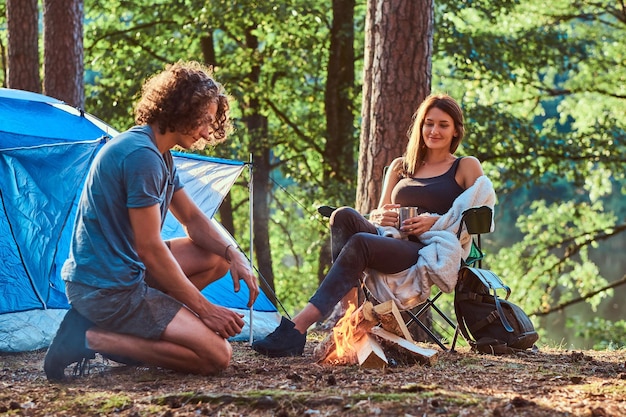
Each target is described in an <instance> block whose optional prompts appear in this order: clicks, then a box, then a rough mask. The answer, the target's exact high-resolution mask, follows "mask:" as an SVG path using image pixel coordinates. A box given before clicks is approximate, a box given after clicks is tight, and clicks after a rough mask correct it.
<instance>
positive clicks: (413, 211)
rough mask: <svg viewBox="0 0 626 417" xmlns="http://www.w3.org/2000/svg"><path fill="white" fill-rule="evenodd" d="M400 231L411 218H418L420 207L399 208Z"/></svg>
mask: <svg viewBox="0 0 626 417" xmlns="http://www.w3.org/2000/svg"><path fill="white" fill-rule="evenodd" d="M396 210H397V212H398V229H400V228H401V227H402V223H404V221H405V220H406V219H410V218H411V217H417V216H418V215H419V214H420V211H419V207H398V208H397V209H396Z"/></svg>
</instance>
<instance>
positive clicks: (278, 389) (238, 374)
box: [0, 332, 626, 417]
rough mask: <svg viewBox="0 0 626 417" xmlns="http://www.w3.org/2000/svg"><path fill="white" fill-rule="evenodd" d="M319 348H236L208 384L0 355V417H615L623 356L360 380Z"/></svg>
mask: <svg viewBox="0 0 626 417" xmlns="http://www.w3.org/2000/svg"><path fill="white" fill-rule="evenodd" d="M325 337H326V335H325V334H323V333H322V332H310V334H309V337H308V343H307V347H306V350H305V353H304V355H303V356H301V357H293V358H281V359H270V358H266V357H263V356H260V355H258V354H257V353H256V352H254V351H253V350H252V349H250V347H249V344H248V343H244V342H235V343H233V360H232V365H231V366H230V367H229V368H228V369H227V370H226V371H225V372H223V373H222V374H220V375H218V376H214V377H201V376H194V375H185V374H180V373H176V372H171V371H166V370H163V369H160V368H155V367H131V366H122V365H118V364H116V363H115V362H109V361H107V360H105V359H103V358H101V357H100V356H99V355H98V356H97V358H96V360H94V361H91V366H90V369H89V373H88V374H87V375H83V376H71V377H69V378H68V381H67V382H66V383H62V384H51V383H49V382H48V381H47V380H46V377H45V374H44V372H43V369H42V366H43V358H44V356H45V351H43V350H42V351H35V352H26V353H19V354H7V353H0V415H24V416H57V415H66V416H83V415H116V416H131V417H138V416H148V415H157V416H166V417H170V416H203V415H207V416H282V417H286V416H336V415H341V416H405V417H407V416H420V417H422V416H471V417H473V416H496V417H497V416H533V417H541V416H593V417H599V416H616V417H617V416H626V350H618V351H568V350H564V349H556V348H543V347H542V348H540V349H538V350H535V351H527V352H524V353H519V354H515V355H506V356H491V355H484V354H478V353H473V352H471V351H470V350H469V349H468V348H466V347H460V348H458V349H457V352H455V353H449V352H443V351H440V353H439V354H438V357H437V361H436V363H435V364H433V365H420V364H416V363H403V364H395V365H394V366H389V367H386V368H384V369H366V368H361V367H359V366H356V365H352V366H345V365H344V366H331V365H319V364H317V363H316V361H315V356H314V353H313V350H314V348H315V347H316V346H317V345H319V344H320V343H321V341H322V340H323V339H324V338H325ZM424 346H426V347H433V346H428V345H424ZM433 348H435V347H433ZM66 372H67V374H68V375H70V373H71V369H70V368H68V369H67V371H66Z"/></svg>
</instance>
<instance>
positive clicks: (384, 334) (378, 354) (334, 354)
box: [314, 301, 437, 368]
mask: <svg viewBox="0 0 626 417" xmlns="http://www.w3.org/2000/svg"><path fill="white" fill-rule="evenodd" d="M379 340H381V341H383V342H384V345H387V346H389V347H392V348H393V349H394V350H400V351H401V353H400V355H404V356H407V355H408V356H409V357H411V358H414V359H415V360H417V361H419V362H421V363H427V364H433V363H434V362H435V361H436V356H437V351H435V350H432V349H424V348H420V347H419V346H417V345H416V344H415V342H413V339H412V338H411V335H410V333H409V331H408V329H407V328H406V326H405V325H404V321H403V320H402V317H401V315H400V311H399V310H398V308H397V307H396V305H395V304H393V302H388V303H383V304H379V305H377V306H374V305H373V304H372V303H371V302H369V301H366V302H365V303H363V304H362V305H361V306H360V307H359V308H355V306H354V305H352V304H351V305H350V306H349V308H348V310H347V311H346V314H345V315H344V316H343V317H342V318H341V319H340V320H339V321H338V322H337V324H336V325H335V327H334V328H333V331H332V334H331V335H329V336H328V337H327V338H326V340H324V341H323V342H322V343H320V345H318V347H317V348H316V350H315V353H314V355H315V357H317V358H318V360H317V362H318V363H325V364H330V365H349V364H359V365H360V366H363V367H367V368H383V367H385V366H387V365H388V359H387V356H386V355H385V351H384V349H383V346H382V345H381V343H380V342H379Z"/></svg>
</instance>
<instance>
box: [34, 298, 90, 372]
mask: <svg viewBox="0 0 626 417" xmlns="http://www.w3.org/2000/svg"><path fill="white" fill-rule="evenodd" d="M93 326H94V324H93V323H92V322H90V321H89V320H87V319H86V318H85V317H83V316H81V315H80V314H79V313H78V312H77V311H76V310H74V309H73V308H70V309H69V311H68V312H67V313H66V314H65V317H64V318H63V321H62V322H61V325H60V326H59V330H57V334H56V335H55V336H54V339H53V340H52V343H51V344H50V347H49V348H48V352H46V358H45V359H44V363H43V369H44V371H45V372H46V377H47V378H48V381H50V382H58V381H62V380H63V379H64V378H65V368H66V367H67V366H68V365H70V364H72V363H75V362H77V363H78V364H79V366H84V363H85V360H86V359H94V358H95V357H96V355H95V352H94V351H93V350H91V349H89V348H87V342H86V340H85V333H86V332H87V329H89V328H90V327H93Z"/></svg>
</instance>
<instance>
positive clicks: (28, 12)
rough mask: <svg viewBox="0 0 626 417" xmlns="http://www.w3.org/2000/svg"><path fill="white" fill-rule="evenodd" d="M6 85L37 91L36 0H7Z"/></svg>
mask: <svg viewBox="0 0 626 417" xmlns="http://www.w3.org/2000/svg"><path fill="white" fill-rule="evenodd" d="M6 13H7V14H6V16H7V29H8V30H7V32H8V48H7V49H8V57H9V60H8V74H7V86H8V87H9V88H15V89H19V90H27V91H33V92H35V93H41V78H40V76H39V44H38V40H39V31H38V8H37V0H7V3H6Z"/></svg>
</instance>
